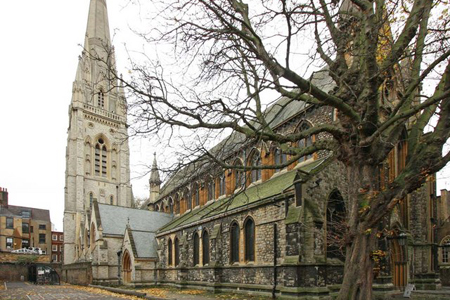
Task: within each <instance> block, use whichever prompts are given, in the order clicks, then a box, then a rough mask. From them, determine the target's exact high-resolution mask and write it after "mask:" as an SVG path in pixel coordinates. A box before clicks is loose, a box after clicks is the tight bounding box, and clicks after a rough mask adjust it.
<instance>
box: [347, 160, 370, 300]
mask: <svg viewBox="0 0 450 300" xmlns="http://www.w3.org/2000/svg"><path fill="white" fill-rule="evenodd" d="M358 163H359V165H358ZM346 172H347V180H348V191H347V197H348V198H347V208H348V211H347V222H348V223H347V224H348V232H347V236H346V248H345V251H346V253H345V266H344V278H343V283H342V287H341V290H340V292H339V296H338V299H339V300H344V299H345V300H349V299H352V300H370V299H372V282H373V261H372V257H371V254H372V252H373V251H374V250H375V248H376V244H377V238H376V229H375V228H369V227H368V226H367V223H366V220H364V218H363V217H362V215H364V214H365V213H364V212H365V210H370V204H371V203H370V195H371V194H372V192H373V191H375V190H376V189H377V186H378V182H377V174H378V170H377V168H376V167H374V166H367V165H361V163H360V162H358V161H356V160H355V162H354V163H351V164H349V165H347V170H346Z"/></svg>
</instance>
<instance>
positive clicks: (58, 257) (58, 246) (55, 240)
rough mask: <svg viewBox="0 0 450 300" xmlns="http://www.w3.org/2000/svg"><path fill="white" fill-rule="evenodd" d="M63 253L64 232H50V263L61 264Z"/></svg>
mask: <svg viewBox="0 0 450 300" xmlns="http://www.w3.org/2000/svg"><path fill="white" fill-rule="evenodd" d="M63 251H64V232H61V231H52V262H54V263H61V262H62V261H63Z"/></svg>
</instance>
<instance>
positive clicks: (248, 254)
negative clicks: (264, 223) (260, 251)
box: [244, 218, 255, 261]
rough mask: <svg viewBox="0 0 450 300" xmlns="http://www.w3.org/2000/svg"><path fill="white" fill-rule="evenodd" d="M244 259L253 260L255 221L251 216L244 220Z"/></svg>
mask: <svg viewBox="0 0 450 300" xmlns="http://www.w3.org/2000/svg"><path fill="white" fill-rule="evenodd" d="M244 237H245V260H246V261H255V222H253V220H252V219H251V218H248V219H247V221H245V225H244Z"/></svg>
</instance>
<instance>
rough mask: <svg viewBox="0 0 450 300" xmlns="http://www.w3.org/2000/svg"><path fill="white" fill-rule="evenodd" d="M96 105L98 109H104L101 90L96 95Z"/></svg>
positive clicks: (103, 94) (103, 97) (103, 95)
mask: <svg viewBox="0 0 450 300" xmlns="http://www.w3.org/2000/svg"><path fill="white" fill-rule="evenodd" d="M97 105H98V107H101V108H105V93H104V92H103V91H102V90H100V91H99V92H98V94H97Z"/></svg>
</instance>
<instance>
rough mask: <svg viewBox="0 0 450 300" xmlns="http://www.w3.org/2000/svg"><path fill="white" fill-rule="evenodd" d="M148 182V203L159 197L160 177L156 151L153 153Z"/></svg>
mask: <svg viewBox="0 0 450 300" xmlns="http://www.w3.org/2000/svg"><path fill="white" fill-rule="evenodd" d="M148 182H149V184H150V198H149V204H153V203H155V202H156V200H157V199H158V197H159V190H160V187H161V179H160V178H159V171H158V164H157V162H156V153H153V165H152V172H151V174H150V180H149V181H148Z"/></svg>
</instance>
